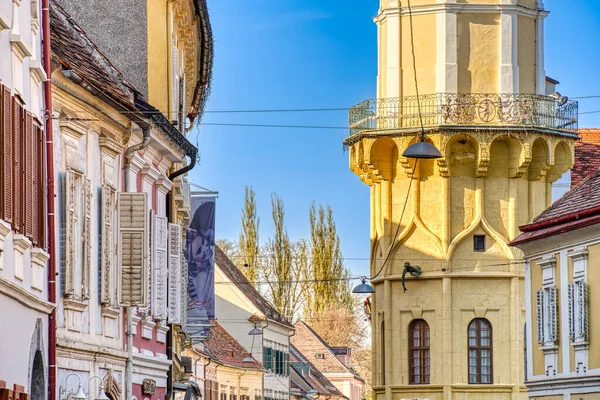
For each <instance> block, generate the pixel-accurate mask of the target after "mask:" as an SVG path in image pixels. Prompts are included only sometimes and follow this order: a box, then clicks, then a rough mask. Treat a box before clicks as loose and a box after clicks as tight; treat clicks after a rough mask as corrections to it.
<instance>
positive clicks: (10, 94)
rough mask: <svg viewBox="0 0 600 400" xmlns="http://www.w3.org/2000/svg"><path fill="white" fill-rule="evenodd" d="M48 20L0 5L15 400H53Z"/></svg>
mask: <svg viewBox="0 0 600 400" xmlns="http://www.w3.org/2000/svg"><path fill="white" fill-rule="evenodd" d="M41 16H42V7H41V2H40V1H26V2H20V1H4V2H2V3H1V4H0V54H2V57H0V310H2V315H3V317H4V323H3V324H2V327H1V328H0V354H1V355H2V357H1V358H2V360H3V361H1V362H0V397H1V398H12V399H29V398H32V399H45V398H46V394H47V390H48V384H49V382H48V368H49V354H48V351H49V343H48V327H49V322H48V315H49V314H50V313H51V312H52V310H53V309H54V305H53V304H52V303H50V302H49V301H48V260H49V254H48V253H47V249H48V247H47V227H46V185H45V182H46V176H45V172H46V166H45V163H46V136H45V131H44V128H45V124H46V116H47V114H46V112H45V105H44V89H43V82H44V81H45V80H46V74H45V73H44V70H43V68H42V31H41V30H42V29H41V25H42V23H41V22H42V21H41ZM44 34H46V33H44ZM7 360H8V361H9V362H7Z"/></svg>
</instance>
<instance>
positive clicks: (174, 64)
mask: <svg viewBox="0 0 600 400" xmlns="http://www.w3.org/2000/svg"><path fill="white" fill-rule="evenodd" d="M171 68H172V69H171V74H172V79H173V83H172V85H173V88H172V89H173V92H172V95H173V111H174V112H175V113H177V112H178V111H179V50H178V49H177V43H176V41H175V35H173V36H172V37H171ZM177 115H178V114H174V115H173V114H171V115H169V118H170V119H173V118H176V117H177ZM179 129H181V127H179Z"/></svg>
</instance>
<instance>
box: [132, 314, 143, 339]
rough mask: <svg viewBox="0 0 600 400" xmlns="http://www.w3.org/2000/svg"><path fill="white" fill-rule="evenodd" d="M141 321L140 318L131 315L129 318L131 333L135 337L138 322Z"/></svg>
mask: <svg viewBox="0 0 600 400" xmlns="http://www.w3.org/2000/svg"><path fill="white" fill-rule="evenodd" d="M141 320H142V317H140V316H139V315H136V314H133V315H132V316H131V331H132V332H133V334H134V335H137V333H138V332H137V327H138V325H139V322H140V321H141Z"/></svg>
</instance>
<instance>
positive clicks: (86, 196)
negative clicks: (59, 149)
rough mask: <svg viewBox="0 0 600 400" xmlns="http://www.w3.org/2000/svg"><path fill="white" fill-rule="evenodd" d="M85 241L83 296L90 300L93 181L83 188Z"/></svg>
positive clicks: (87, 182)
mask: <svg viewBox="0 0 600 400" xmlns="http://www.w3.org/2000/svg"><path fill="white" fill-rule="evenodd" d="M83 202H84V207H83V216H82V218H83V240H82V245H83V246H82V247H83V248H82V249H78V251H79V250H81V251H82V254H83V257H81V261H82V264H83V265H82V271H81V294H82V296H83V297H85V298H88V297H89V295H90V275H91V270H92V227H91V224H92V181H91V180H89V179H86V180H85V183H84V186H83Z"/></svg>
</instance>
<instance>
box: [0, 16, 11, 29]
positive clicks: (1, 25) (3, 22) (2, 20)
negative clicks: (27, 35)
mask: <svg viewBox="0 0 600 400" xmlns="http://www.w3.org/2000/svg"><path fill="white" fill-rule="evenodd" d="M4 29H10V23H9V19H8V18H7V17H6V16H5V15H4V14H2V13H0V32H2V31H3V30H4Z"/></svg>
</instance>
